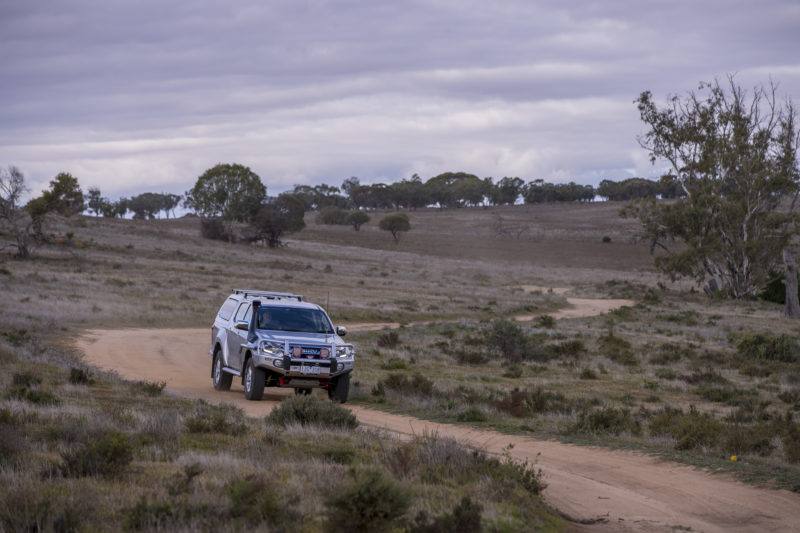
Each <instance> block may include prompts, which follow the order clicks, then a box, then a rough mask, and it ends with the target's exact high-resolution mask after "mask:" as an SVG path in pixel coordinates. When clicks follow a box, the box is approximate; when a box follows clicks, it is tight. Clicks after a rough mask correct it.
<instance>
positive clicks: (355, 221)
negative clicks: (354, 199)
mask: <svg viewBox="0 0 800 533" xmlns="http://www.w3.org/2000/svg"><path fill="white" fill-rule="evenodd" d="M347 222H348V223H349V224H352V225H353V229H354V230H355V231H359V230H360V229H361V226H362V225H364V224H366V223H367V222H369V215H368V214H366V213H365V212H364V211H353V212H352V213H350V214H349V215H347Z"/></svg>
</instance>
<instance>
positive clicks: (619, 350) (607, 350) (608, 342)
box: [597, 333, 639, 366]
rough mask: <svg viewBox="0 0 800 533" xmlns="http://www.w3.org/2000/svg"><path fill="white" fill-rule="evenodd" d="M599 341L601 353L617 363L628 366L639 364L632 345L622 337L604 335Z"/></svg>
mask: <svg viewBox="0 0 800 533" xmlns="http://www.w3.org/2000/svg"><path fill="white" fill-rule="evenodd" d="M597 341H598V343H599V345H600V346H599V348H600V353H601V354H602V355H604V356H606V357H608V358H609V359H611V360H612V361H614V362H615V363H619V364H621V365H627V366H633V365H637V364H639V360H638V359H637V358H636V356H635V355H634V354H633V351H632V350H631V343H630V342H628V341H626V340H625V339H623V338H622V337H617V336H616V335H614V334H613V333H609V334H608V335H603V336H602V337H600V338H599V339H597Z"/></svg>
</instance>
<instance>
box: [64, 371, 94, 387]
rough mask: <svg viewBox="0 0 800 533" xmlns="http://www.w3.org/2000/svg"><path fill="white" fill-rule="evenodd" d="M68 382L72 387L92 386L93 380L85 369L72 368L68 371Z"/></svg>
mask: <svg viewBox="0 0 800 533" xmlns="http://www.w3.org/2000/svg"><path fill="white" fill-rule="evenodd" d="M69 382H70V383H72V384H73V385H92V384H94V378H93V377H92V374H91V372H89V371H88V370H87V369H85V368H76V367H72V368H70V369H69Z"/></svg>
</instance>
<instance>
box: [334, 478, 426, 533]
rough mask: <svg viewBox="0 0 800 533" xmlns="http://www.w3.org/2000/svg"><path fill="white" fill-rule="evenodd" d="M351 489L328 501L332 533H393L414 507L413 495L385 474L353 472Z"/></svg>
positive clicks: (336, 492) (340, 492)
mask: <svg viewBox="0 0 800 533" xmlns="http://www.w3.org/2000/svg"><path fill="white" fill-rule="evenodd" d="M350 474H351V476H352V478H353V480H352V482H351V483H350V484H349V485H346V486H345V487H343V488H340V489H338V490H336V491H335V492H334V493H333V494H332V495H331V496H329V497H328V498H327V499H326V501H325V506H326V507H327V510H328V513H327V520H326V531H328V532H329V533H351V532H360V533H366V532H383V531H390V530H392V529H393V527H394V526H395V525H396V524H397V522H398V519H399V518H400V517H402V516H403V515H404V514H405V513H406V511H407V510H408V508H409V506H410V505H411V493H410V492H409V491H408V490H407V489H406V488H404V487H402V486H401V485H399V484H398V483H397V482H396V481H395V480H394V479H392V478H390V477H389V476H387V475H386V474H385V473H384V472H383V471H382V470H376V469H373V468H368V469H364V470H351V471H350Z"/></svg>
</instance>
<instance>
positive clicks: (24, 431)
mask: <svg viewBox="0 0 800 533" xmlns="http://www.w3.org/2000/svg"><path fill="white" fill-rule="evenodd" d="M618 207H619V206H616V205H613V204H600V205H575V206H547V205H539V206H518V207H507V208H492V209H482V208H475V209H461V210H447V211H437V210H423V211H418V212H411V213H409V216H410V219H411V227H412V229H411V231H410V232H409V233H407V234H404V235H403V236H402V237H401V239H400V242H399V244H394V243H393V242H392V239H391V236H389V235H388V234H386V233H385V232H381V231H379V230H378V229H377V227H376V224H375V223H374V222H371V223H369V224H367V225H365V226H364V227H362V228H361V231H359V232H354V231H353V230H352V229H348V228H347V227H336V226H317V225H315V224H314V223H313V213H312V214H309V215H308V216H307V223H308V228H307V229H306V230H304V231H303V232H301V233H300V234H298V235H296V236H294V239H292V240H291V241H290V242H289V246H288V247H286V248H282V249H278V250H270V249H266V248H260V247H248V246H244V245H229V244H226V243H221V242H216V241H208V240H203V239H201V238H200V237H199V230H198V222H197V220H195V219H191V218H188V219H180V220H168V221H167V220H157V221H126V220H109V219H93V218H80V217H77V218H72V219H68V220H58V221H54V222H53V223H52V224H51V226H50V229H51V231H53V232H54V238H53V241H54V244H51V245H48V246H46V247H43V248H41V249H39V250H38V251H37V253H36V256H35V258H34V259H33V260H29V261H24V262H22V261H16V260H13V259H12V258H11V257H10V256H8V255H6V256H2V257H0V299H1V300H2V302H3V305H2V306H0V334H1V335H2V336H0V364H2V368H4V370H5V372H4V373H3V374H2V376H0V390H2V393H1V394H0V484H2V489H0V524H2V527H3V528H5V529H6V530H8V531H23V530H25V531H28V530H31V529H36V528H40V529H52V530H75V529H77V530H94V529H119V528H128V529H153V528H167V529H185V530H194V529H202V530H206V529H208V530H212V529H219V528H221V527H224V526H229V525H230V524H234V525H235V526H236V527H239V528H248V527H251V526H253V525H256V524H263V523H269V524H270V526H269V527H270V530H276V531H281V530H290V531H291V530H309V531H313V530H336V526H335V522H336V519H335V513H334V511H333V509H336V508H338V507H339V506H340V505H341V502H340V501H338V503H337V500H336V499H335V496H336V495H337V494H340V493H348V492H347V491H348V490H354V489H355V488H358V487H359V483H361V484H364V485H367V486H371V487H377V488H380V489H381V490H385V491H386V492H385V494H389V495H392V499H393V500H396V501H398V502H401V503H402V502H403V501H407V506H406V507H404V508H402V509H385V510H384V511H385V513H384V515H381V516H372V517H366V518H365V519H364V520H367V521H372V522H373V523H374V524H383V525H382V527H390V526H387V524H394V526H393V527H396V528H398V529H405V530H408V531H449V530H457V529H449V530H448V529H446V528H447V527H456V525H457V524H458V523H459V522H458V520H460V519H465V517H467V518H469V517H472V518H473V520H472V522H475V520H474V518H475V516H476V512H477V513H478V514H479V515H480V516H481V518H482V524H483V529H484V530H487V531H494V530H497V531H516V530H520V529H529V528H531V527H533V526H534V525H536V526H539V527H544V528H551V529H553V530H558V529H561V528H562V527H563V523H561V521H560V519H558V518H556V517H554V515H553V513H552V512H551V511H550V510H548V509H547V508H546V507H544V506H543V505H541V503H540V500H539V498H538V492H539V491H540V490H541V480H539V479H538V478H537V476H536V470H535V468H533V467H532V466H531V465H519V464H516V463H513V462H511V461H509V460H508V459H506V458H491V457H485V456H483V455H482V454H480V453H478V454H475V453H472V452H471V451H469V450H465V449H464V448H462V447H460V446H458V445H457V444H455V443H454V442H452V441H448V440H443V439H437V438H435V437H431V436H428V437H421V438H419V439H417V440H415V441H413V442H410V443H402V442H397V441H395V440H393V439H392V438H391V437H390V436H387V435H380V434H375V433H374V432H370V431H367V430H364V429H363V428H357V429H354V428H353V427H352V426H349V425H348V424H347V422H343V423H342V425H340V426H337V427H333V428H326V427H320V426H316V425H315V426H310V427H309V426H301V425H298V424H293V423H288V424H283V423H279V421H277V420H266V421H265V420H253V419H249V418H247V417H244V416H243V415H242V414H241V413H240V412H238V411H236V410H235V409H233V408H229V407H216V406H210V405H206V404H204V403H202V402H190V401H186V400H179V399H176V398H171V397H166V396H164V395H162V394H161V386H160V384H158V383H141V382H140V383H129V382H124V381H121V380H119V379H117V378H115V377H114V376H111V375H105V374H102V373H98V372H97V371H96V370H93V369H90V368H87V367H85V366H84V365H83V364H82V363H81V361H80V359H79V356H78V355H77V354H74V353H72V352H71V351H70V348H69V346H70V343H69V340H70V339H71V338H72V337H73V336H74V335H76V334H77V333H78V332H80V331H81V330H82V329H84V328H88V327H109V328H120V327H165V326H169V327H182V326H187V327H189V326H191V327H206V326H208V325H209V324H210V319H211V317H212V316H213V313H214V312H215V311H216V309H217V307H218V306H219V304H220V302H221V301H222V299H223V298H224V297H225V295H226V294H227V293H228V292H229V291H230V289H232V288H234V287H258V288H268V289H272V290H280V291H292V292H297V293H301V294H304V295H306V296H307V298H308V299H310V300H312V301H316V302H319V303H322V304H323V305H326V307H327V308H328V310H329V312H330V313H331V315H332V317H333V318H334V321H336V322H337V323H345V324H347V323H354V322H399V323H401V324H406V326H405V327H403V328H401V329H399V330H385V331H375V332H369V333H351V336H349V337H348V339H351V337H352V341H353V342H355V343H356V344H357V346H358V348H359V361H358V368H357V371H356V373H355V375H354V380H355V381H354V388H353V390H352V391H351V394H352V396H353V400H352V401H354V402H358V403H363V404H365V405H369V406H373V407H377V408H380V409H388V410H393V411H402V412H407V413H410V414H414V415H416V416H421V417H426V418H431V419H437V420H443V421H452V422H458V423H469V424H476V425H481V426H493V427H496V428H498V429H500V430H504V431H512V432H525V433H530V434H534V435H538V436H547V437H555V438H559V439H564V440H571V441H577V442H591V443H595V444H609V445H614V446H628V447H635V448H639V449H644V450H647V451H651V452H653V453H663V454H668V455H670V456H672V457H676V458H679V459H681V460H684V461H687V462H692V463H695V464H699V465H704V466H707V467H711V468H717V467H719V468H722V467H724V468H727V469H732V470H733V471H735V472H739V473H741V474H742V475H743V477H745V478H751V479H757V480H760V481H766V482H769V483H771V484H773V485H780V486H785V487H789V488H794V489H795V490H800V464H799V463H800V428H798V417H799V416H800V414H798V413H799V412H800V356H799V355H798V351H799V350H798V338H800V329H799V328H798V325H797V324H796V323H794V322H791V321H787V320H784V319H782V318H781V309H780V307H778V306H775V305H773V304H767V303H764V302H758V301H750V302H740V303H732V302H724V301H710V300H708V299H707V298H706V297H705V296H704V295H701V294H698V293H697V292H694V291H692V290H691V289H690V287H688V286H686V285H683V284H670V283H668V282H667V281H666V280H662V279H660V278H659V277H658V276H657V275H656V274H655V272H654V271H653V269H652V268H651V258H650V256H649V255H648V253H647V249H646V247H644V246H642V245H639V244H637V243H636V239H635V226H634V225H633V224H632V223H631V222H630V221H624V220H620V219H618V218H616V211H617V210H618ZM498 215H499V216H501V217H503V221H504V223H506V224H509V225H514V226H515V227H523V228H525V229H524V231H521V232H519V234H518V235H512V236H509V235H508V234H506V235H505V236H503V235H499V234H498V232H497V230H496V222H497V216H498ZM379 218H380V217H379V216H375V217H373V221H374V220H378V219H379ZM59 241H60V242H59ZM604 241H605V242H604ZM528 285H537V286H545V287H571V288H572V292H571V294H572V295H575V296H584V297H608V298H631V299H634V300H635V301H636V302H638V303H637V304H636V305H635V306H633V307H628V308H622V309H620V310H618V311H615V312H613V313H610V314H607V315H603V316H599V317H592V318H583V319H568V320H558V321H552V320H548V318H547V316H546V315H547V314H548V313H551V312H553V311H555V310H557V309H558V308H559V307H563V306H564V305H565V299H564V296H563V295H560V294H557V293H555V292H549V291H542V292H533V293H531V292H525V291H523V290H521V289H520V288H519V287H521V286H528ZM521 314H524V315H536V314H541V315H545V317H544V318H540V319H538V320H535V321H533V322H530V323H522V324H520V323H517V322H514V321H513V320H511V318H513V317H514V316H517V315H521ZM414 323H420V324H418V325H414ZM758 335H761V336H758ZM210 386H211V384H210V381H209V387H210ZM311 406H312V407H314V406H316V404H311ZM306 408H311V407H308V406H306ZM342 416H344V415H342ZM345 418H346V416H345ZM732 455H736V456H737V459H738V460H737V461H736V462H735V463H734V462H732V461H731V460H730V457H731V456H732ZM445 458H446V459H445ZM442 461H445V462H444V463H442ZM446 461H454V462H453V463H452V464H450V463H447V462H446ZM498 473H499V474H498ZM320 480H322V481H320ZM376 490H377V489H376ZM263 494H268V495H269V497H268V498H267V497H264V496H263ZM348 494H349V493H348ZM468 495H470V496H472V497H473V499H472V500H465V499H464V497H465V496H468ZM477 501H480V502H481V505H482V507H481V508H480V509H477V510H476V507H475V506H474V504H475V503H476V502H477ZM76 509H81V510H82V512H80V513H78V512H76V511H75V510H76ZM326 509H328V510H329V511H326ZM357 512H358V511H357V510H354V511H353V510H351V513H357ZM398 512H399V514H397V513H398ZM393 513H394V514H393ZM329 517H330V518H331V520H329V519H328V518H329ZM381 520H385V521H386V522H381ZM454 524H456V525H454ZM73 526H74V527H73ZM426 527H427V528H428V529H425V528H426ZM437 527H438V528H439V529H435V528H437ZM415 528H416V529H415Z"/></svg>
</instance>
